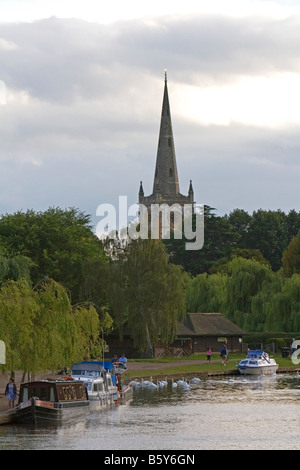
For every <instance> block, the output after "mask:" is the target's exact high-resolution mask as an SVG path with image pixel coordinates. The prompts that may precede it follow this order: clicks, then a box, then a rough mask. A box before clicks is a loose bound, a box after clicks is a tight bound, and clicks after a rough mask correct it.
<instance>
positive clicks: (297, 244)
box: [282, 234, 300, 276]
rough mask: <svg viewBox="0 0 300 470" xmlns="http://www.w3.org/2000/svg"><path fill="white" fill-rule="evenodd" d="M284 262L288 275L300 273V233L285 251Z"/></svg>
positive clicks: (285, 271) (284, 268)
mask: <svg viewBox="0 0 300 470" xmlns="http://www.w3.org/2000/svg"><path fill="white" fill-rule="evenodd" d="M282 264H283V270H284V273H285V274H286V275H287V276H292V274H294V273H297V274H300V234H299V235H298V236H297V237H294V238H293V239H292V241H291V242H290V244H289V245H288V247H287V249H286V250H285V251H284V252H283V256H282Z"/></svg>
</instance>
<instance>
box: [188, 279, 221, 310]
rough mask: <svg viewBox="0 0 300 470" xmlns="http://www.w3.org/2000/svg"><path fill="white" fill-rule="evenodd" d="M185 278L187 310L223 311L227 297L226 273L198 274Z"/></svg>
mask: <svg viewBox="0 0 300 470" xmlns="http://www.w3.org/2000/svg"><path fill="white" fill-rule="evenodd" d="M186 279H187V280H186V283H185V288H186V306H187V311H188V312H199V313H200V312H203V313H205V312H223V310H224V306H225V303H226V298H227V283H228V276H227V275H225V274H221V273H217V274H210V275H208V274H198V276H195V277H188V276H187V278H186Z"/></svg>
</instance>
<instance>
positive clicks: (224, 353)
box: [220, 344, 228, 366]
mask: <svg viewBox="0 0 300 470" xmlns="http://www.w3.org/2000/svg"><path fill="white" fill-rule="evenodd" d="M220 356H221V358H222V364H223V366H226V362H227V358H228V350H227V347H226V344H224V345H223V346H222V347H221V351H220Z"/></svg>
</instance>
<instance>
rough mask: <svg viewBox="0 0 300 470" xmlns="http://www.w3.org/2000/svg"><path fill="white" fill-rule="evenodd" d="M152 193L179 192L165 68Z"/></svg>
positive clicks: (169, 194) (168, 193)
mask: <svg viewBox="0 0 300 470" xmlns="http://www.w3.org/2000/svg"><path fill="white" fill-rule="evenodd" d="M153 194H160V195H163V196H171V195H173V196H175V195H177V194H179V182H178V173H177V165H176V156H175V147H174V137H173V130H172V121H171V111H170V103H169V95H168V85H167V71H166V69H165V87H164V96H163V104H162V111H161V122H160V131H159V140H158V149H157V157H156V167H155V175H154V183H153Z"/></svg>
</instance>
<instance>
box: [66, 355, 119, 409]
mask: <svg viewBox="0 0 300 470" xmlns="http://www.w3.org/2000/svg"><path fill="white" fill-rule="evenodd" d="M71 376H72V378H73V379H74V380H80V381H81V382H83V383H84V385H85V388H86V390H87V393H88V398H89V401H90V409H91V410H101V409H103V408H105V407H107V406H109V405H113V404H116V403H117V402H118V400H119V397H120V395H119V391H118V387H117V386H116V385H114V384H113V379H112V375H111V374H110V373H109V372H108V371H107V370H105V368H104V367H103V363H102V364H100V363H99V362H96V361H95V362H94V361H90V362H89V361H85V362H81V363H78V364H73V366H72V370H71Z"/></svg>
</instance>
